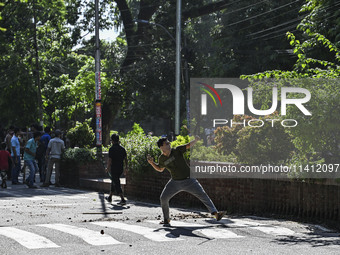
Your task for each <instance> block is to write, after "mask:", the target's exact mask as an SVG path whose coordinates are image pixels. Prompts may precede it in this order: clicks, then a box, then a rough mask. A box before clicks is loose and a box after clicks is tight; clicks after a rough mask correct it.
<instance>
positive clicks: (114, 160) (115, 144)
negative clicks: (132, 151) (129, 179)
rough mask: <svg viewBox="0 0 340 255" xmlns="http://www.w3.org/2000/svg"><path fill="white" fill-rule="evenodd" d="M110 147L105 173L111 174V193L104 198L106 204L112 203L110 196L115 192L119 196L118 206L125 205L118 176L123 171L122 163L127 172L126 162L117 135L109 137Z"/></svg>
mask: <svg viewBox="0 0 340 255" xmlns="http://www.w3.org/2000/svg"><path fill="white" fill-rule="evenodd" d="M111 141H112V146H111V148H110V150H109V159H108V163H107V168H106V172H107V173H108V172H109V171H110V172H111V192H110V195H109V196H108V197H107V198H106V199H107V201H108V202H110V203H111V202H112V195H113V194H114V192H115V191H116V192H117V194H118V195H119V196H120V198H121V201H120V202H119V203H118V204H119V205H125V204H126V201H125V198H124V194H123V190H122V187H121V185H120V176H121V175H122V173H123V170H124V162H125V173H126V172H127V170H128V161H127V155H126V150H125V149H124V147H122V146H121V145H120V144H119V136H118V135H117V134H113V135H112V136H111Z"/></svg>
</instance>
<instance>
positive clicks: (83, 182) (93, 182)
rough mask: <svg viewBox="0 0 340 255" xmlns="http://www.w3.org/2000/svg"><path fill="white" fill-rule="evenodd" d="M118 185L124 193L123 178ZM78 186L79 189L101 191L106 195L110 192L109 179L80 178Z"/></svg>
mask: <svg viewBox="0 0 340 255" xmlns="http://www.w3.org/2000/svg"><path fill="white" fill-rule="evenodd" d="M120 183H121V185H122V189H123V191H124V186H125V184H126V180H125V178H120ZM79 185H80V187H81V188H84V189H89V190H93V191H103V192H107V193H108V192H110V190H111V180H110V179H109V178H93V179H86V178H80V180H79Z"/></svg>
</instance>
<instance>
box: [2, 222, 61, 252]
mask: <svg viewBox="0 0 340 255" xmlns="http://www.w3.org/2000/svg"><path fill="white" fill-rule="evenodd" d="M0 235H3V236H5V237H8V238H11V239H13V240H14V241H16V242H18V243H20V244H21V245H22V246H24V247H26V248H28V249H43V248H58V247H60V246H58V245H56V244H55V243H53V242H52V241H50V240H48V239H47V238H45V237H43V236H40V235H37V234H34V233H31V232H27V231H24V230H21V229H17V228H13V227H0Z"/></svg>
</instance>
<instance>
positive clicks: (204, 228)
mask: <svg viewBox="0 0 340 255" xmlns="http://www.w3.org/2000/svg"><path fill="white" fill-rule="evenodd" d="M148 222H150V223H153V224H158V221H154V220H150V221H148ZM170 226H171V227H180V228H185V229H189V230H192V231H193V232H198V233H201V234H203V235H204V236H206V237H209V238H214V239H228V238H242V237H244V236H240V235H237V234H236V233H234V232H232V231H230V230H227V229H222V228H221V229H219V228H216V227H213V225H212V226H209V225H203V224H198V223H191V222H183V221H171V222H170Z"/></svg>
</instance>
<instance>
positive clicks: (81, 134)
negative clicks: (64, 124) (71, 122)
mask: <svg viewBox="0 0 340 255" xmlns="http://www.w3.org/2000/svg"><path fill="white" fill-rule="evenodd" d="M67 137H68V139H70V143H71V147H75V146H77V147H80V148H84V147H90V146H92V145H93V141H94V138H95V134H94V132H93V130H92V129H91V128H90V126H89V124H88V123H87V122H84V123H80V122H77V123H76V126H75V127H74V128H71V129H70V130H69V131H68V132H67Z"/></svg>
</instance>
